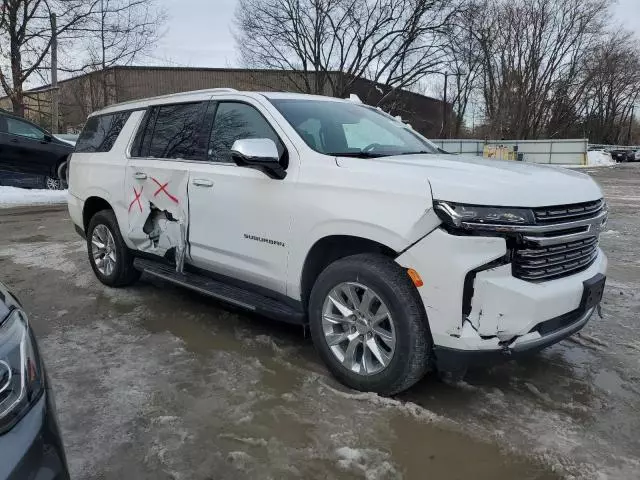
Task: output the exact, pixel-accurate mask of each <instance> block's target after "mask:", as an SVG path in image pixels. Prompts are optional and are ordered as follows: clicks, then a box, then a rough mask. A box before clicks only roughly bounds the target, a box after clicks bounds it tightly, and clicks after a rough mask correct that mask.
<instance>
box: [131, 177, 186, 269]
mask: <svg viewBox="0 0 640 480" xmlns="http://www.w3.org/2000/svg"><path fill="white" fill-rule="evenodd" d="M127 178H128V179H130V180H129V181H130V185H129V186H128V190H127V191H128V194H129V202H130V203H129V207H128V215H129V228H128V231H127V236H128V238H129V240H130V241H131V242H132V243H133V245H134V247H135V248H136V249H137V250H140V251H142V252H145V253H151V254H154V255H158V256H161V257H165V258H167V259H168V260H170V261H175V264H176V270H177V271H179V272H182V270H183V267H184V260H185V256H186V253H187V230H188V223H189V200H188V191H187V189H188V182H189V171H188V170H186V169H183V170H178V169H168V168H151V167H143V166H139V165H135V166H133V165H132V166H129V167H127Z"/></svg>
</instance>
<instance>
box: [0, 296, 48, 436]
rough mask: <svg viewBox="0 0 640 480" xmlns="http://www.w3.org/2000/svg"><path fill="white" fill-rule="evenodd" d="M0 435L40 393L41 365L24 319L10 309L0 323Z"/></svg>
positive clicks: (41, 380)
mask: <svg viewBox="0 0 640 480" xmlns="http://www.w3.org/2000/svg"><path fill="white" fill-rule="evenodd" d="M0 322H1V323H0V433H2V432H3V431H5V430H7V429H9V428H11V427H13V425H14V424H15V423H16V422H17V421H18V420H19V419H20V418H22V416H23V415H24V414H25V413H26V412H27V411H28V410H29V408H31V406H32V405H33V404H34V403H35V402H36V401H37V400H38V399H39V398H40V396H41V395H42V392H43V391H44V382H43V378H42V374H43V372H42V366H41V363H40V359H39V357H38V351H37V347H35V344H34V341H33V337H32V334H31V331H30V330H29V326H28V323H27V319H26V317H25V315H24V313H22V312H21V311H20V310H17V309H15V310H13V311H11V313H10V314H9V316H8V317H7V318H6V319H5V320H4V321H2V320H0Z"/></svg>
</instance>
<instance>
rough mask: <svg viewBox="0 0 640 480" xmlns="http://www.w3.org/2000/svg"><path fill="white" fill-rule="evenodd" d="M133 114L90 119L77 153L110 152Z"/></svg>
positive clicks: (127, 113) (109, 115) (80, 139)
mask: <svg viewBox="0 0 640 480" xmlns="http://www.w3.org/2000/svg"><path fill="white" fill-rule="evenodd" d="M130 115H131V112H117V113H109V114H106V115H98V116H95V117H91V118H89V120H88V121H87V123H86V124H85V126H84V128H83V129H82V133H81V134H80V137H79V138H78V142H77V143H76V152H78V153H93V152H108V151H110V150H111V149H112V148H113V144H114V143H116V140H117V139H118V135H120V132H121V131H122V128H123V127H124V124H125V123H127V120H128V119H129V116H130Z"/></svg>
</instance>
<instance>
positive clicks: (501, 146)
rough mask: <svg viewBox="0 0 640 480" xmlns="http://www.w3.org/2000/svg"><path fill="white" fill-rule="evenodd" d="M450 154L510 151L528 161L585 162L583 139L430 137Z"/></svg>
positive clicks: (585, 145)
mask: <svg viewBox="0 0 640 480" xmlns="http://www.w3.org/2000/svg"><path fill="white" fill-rule="evenodd" d="M432 142H433V143H435V144H436V145H437V146H439V147H440V148H442V149H443V150H446V151H447V152H450V153H460V154H466V155H477V156H479V157H482V156H491V155H492V153H495V151H496V150H498V151H500V150H508V151H510V152H513V155H512V156H513V157H514V159H517V160H520V161H524V162H531V163H548V164H549V163H551V164H557V165H586V163H587V145H588V143H589V142H588V140H587V139H575V140H432Z"/></svg>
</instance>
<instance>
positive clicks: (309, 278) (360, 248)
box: [300, 235, 398, 308]
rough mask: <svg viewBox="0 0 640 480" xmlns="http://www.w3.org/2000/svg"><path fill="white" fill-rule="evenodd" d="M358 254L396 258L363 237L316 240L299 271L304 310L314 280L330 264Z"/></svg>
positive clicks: (345, 236) (376, 243)
mask: <svg viewBox="0 0 640 480" xmlns="http://www.w3.org/2000/svg"><path fill="white" fill-rule="evenodd" d="M359 253H381V254H382V255H385V256H387V257H389V258H396V257H397V255H398V252H396V251H395V250H394V249H393V248H391V247H389V246H387V245H385V244H383V243H380V242H377V241H375V240H371V239H368V238H364V237H358V236H354V235H328V236H326V237H323V238H320V239H318V240H317V241H316V242H315V243H314V244H313V246H312V247H311V249H310V250H309V252H308V254H307V256H306V258H305V260H304V263H303V267H302V271H301V277H300V298H301V301H302V304H303V306H304V308H306V307H307V306H308V303H309V297H310V295H311V289H312V288H313V285H314V284H315V281H316V279H317V278H318V276H319V275H320V273H322V271H323V270H324V269H325V268H327V267H328V266H329V265H330V264H331V263H333V262H335V261H336V260H339V259H341V258H344V257H349V256H351V255H357V254H359Z"/></svg>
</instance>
